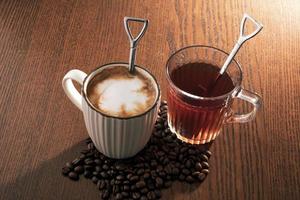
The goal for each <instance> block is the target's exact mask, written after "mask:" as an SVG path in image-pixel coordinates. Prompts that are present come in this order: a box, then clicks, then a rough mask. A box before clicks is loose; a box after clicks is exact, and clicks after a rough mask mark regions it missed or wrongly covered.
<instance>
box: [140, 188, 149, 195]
mask: <svg viewBox="0 0 300 200" xmlns="http://www.w3.org/2000/svg"><path fill="white" fill-rule="evenodd" d="M148 191H149V190H148V189H147V188H143V189H141V193H142V194H147V193H148Z"/></svg>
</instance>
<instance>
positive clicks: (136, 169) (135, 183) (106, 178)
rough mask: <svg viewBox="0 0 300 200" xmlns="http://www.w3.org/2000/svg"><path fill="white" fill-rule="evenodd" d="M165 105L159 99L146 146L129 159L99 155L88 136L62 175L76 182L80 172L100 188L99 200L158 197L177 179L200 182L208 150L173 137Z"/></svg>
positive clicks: (207, 167)
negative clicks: (85, 145) (155, 119)
mask: <svg viewBox="0 0 300 200" xmlns="http://www.w3.org/2000/svg"><path fill="white" fill-rule="evenodd" d="M167 109H168V107H167V104H166V102H162V104H161V107H160V111H159V116H158V119H157V121H156V124H155V129H154V132H153V134H152V136H151V138H150V141H149V142H148V144H147V145H146V147H145V148H144V149H143V150H142V151H141V152H139V153H138V154H137V155H136V156H134V157H132V158H129V159H123V160H118V159H111V158H108V157H106V156H104V155H103V154H101V153H100V152H99V151H98V150H97V149H96V148H95V147H94V144H93V142H92V141H91V139H90V138H88V139H87V140H86V143H87V149H86V150H82V151H81V155H80V156H79V157H78V158H76V159H74V160H73V161H72V162H67V163H66V165H65V166H64V167H63V168H62V174H63V175H64V176H66V177H69V178H70V179H71V180H74V181H77V180H79V178H80V176H81V175H83V176H84V177H85V178H87V179H91V181H92V182H93V183H95V184H96V186H97V188H98V189H99V190H100V191H102V192H101V197H102V199H116V200H119V199H141V200H146V199H160V198H161V189H163V188H168V187H170V186H171V185H172V182H174V181H176V180H179V181H182V182H187V183H194V182H202V181H204V179H205V178H206V176H207V175H208V173H209V164H208V160H209V157H210V156H211V152H210V151H209V150H207V147H203V146H202V145H191V144H187V143H184V142H182V141H180V140H178V139H177V137H176V135H175V134H173V133H172V132H171V131H170V129H169V128H168V124H167Z"/></svg>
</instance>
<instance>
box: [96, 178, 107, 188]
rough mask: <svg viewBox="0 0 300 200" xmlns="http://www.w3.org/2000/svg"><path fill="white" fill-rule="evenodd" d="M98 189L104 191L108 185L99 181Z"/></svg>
mask: <svg viewBox="0 0 300 200" xmlns="http://www.w3.org/2000/svg"><path fill="white" fill-rule="evenodd" d="M97 187H98V189H99V190H103V189H105V188H106V183H105V181H104V180H98V182H97Z"/></svg>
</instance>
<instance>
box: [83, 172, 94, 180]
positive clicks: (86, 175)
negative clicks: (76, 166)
mask: <svg viewBox="0 0 300 200" xmlns="http://www.w3.org/2000/svg"><path fill="white" fill-rule="evenodd" d="M83 176H84V177H85V178H91V177H92V176H93V174H92V172H90V171H84V173H83Z"/></svg>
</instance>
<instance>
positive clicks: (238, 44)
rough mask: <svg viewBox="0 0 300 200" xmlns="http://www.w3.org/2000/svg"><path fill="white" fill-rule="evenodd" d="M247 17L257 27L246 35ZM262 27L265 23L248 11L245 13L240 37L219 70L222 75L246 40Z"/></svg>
mask: <svg viewBox="0 0 300 200" xmlns="http://www.w3.org/2000/svg"><path fill="white" fill-rule="evenodd" d="M247 19H249V20H251V21H252V22H253V23H254V24H255V25H256V29H255V31H253V32H252V33H250V34H248V35H244V29H245V24H246V20H247ZM262 28H263V25H262V24H261V23H259V22H258V21H256V20H255V19H253V18H252V17H250V16H249V15H248V14H246V13H245V14H244V17H243V19H242V21H241V26H240V37H239V39H238V41H237V42H236V44H235V45H234V47H233V49H232V50H231V52H230V54H229V56H228V58H227V59H226V61H225V63H224V64H223V66H222V68H221V70H220V71H219V74H221V75H222V74H223V73H224V72H225V71H226V69H227V67H228V65H229V64H230V62H231V61H232V59H233V58H234V56H235V55H236V54H237V52H238V50H239V49H240V48H241V47H242V45H243V44H244V42H246V41H247V40H249V39H251V38H253V37H254V36H255V35H256V34H258V33H259V32H260V31H261V29H262Z"/></svg>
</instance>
